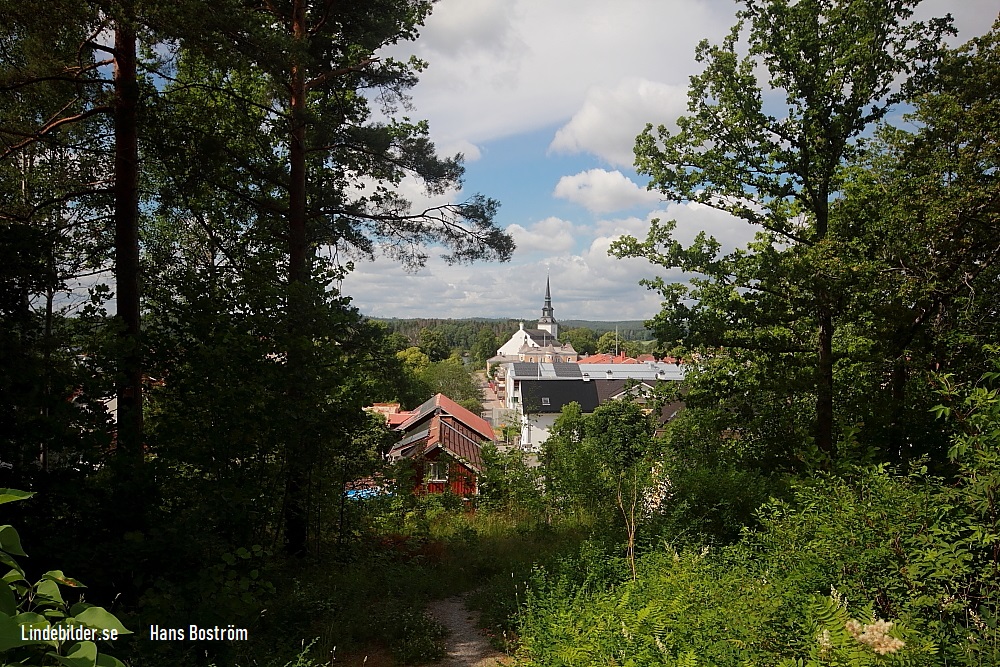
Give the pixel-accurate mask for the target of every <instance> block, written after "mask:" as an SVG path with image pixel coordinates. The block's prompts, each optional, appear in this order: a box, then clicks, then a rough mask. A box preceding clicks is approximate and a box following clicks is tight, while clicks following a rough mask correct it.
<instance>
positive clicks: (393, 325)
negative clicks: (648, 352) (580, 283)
mask: <svg viewBox="0 0 1000 667" xmlns="http://www.w3.org/2000/svg"><path fill="white" fill-rule="evenodd" d="M369 319H371V320H373V321H375V322H382V323H384V324H385V325H386V327H387V328H388V329H389V333H397V332H398V333H400V334H402V335H403V336H406V337H407V338H408V339H409V340H410V341H411V342H412V343H413V344H414V345H416V343H417V340H418V337H419V336H420V331H421V330H422V329H437V330H438V331H440V332H441V333H442V334H444V336H445V339H446V340H447V341H448V344H449V345H451V346H452V347H457V348H463V349H470V348H471V347H472V345H473V343H474V341H475V340H476V335H477V334H478V333H479V331H480V330H482V329H489V330H490V331H492V332H493V334H494V335H495V336H496V337H497V338H498V339H501V342H503V341H506V340H507V339H508V338H510V336H511V334H513V333H514V332H515V331H517V328H518V323H520V322H524V326H525V328H528V329H532V328H534V327H536V326H537V324H538V320H518V319H514V318H490V317H468V318H462V319H445V318H434V317H417V318H407V319H402V318H397V317H388V318H387V317H372V318H369ZM578 328H586V329H590V330H591V331H593V332H594V333H595V334H597V336H598V337H599V336H600V335H601V334H602V333H605V332H607V331H614V330H615V329H616V328H617V329H618V334H619V336H620V337H621V340H637V341H641V340H649V339H651V338H652V337H653V335H652V333H650V331H649V330H648V329H646V327H645V323H644V322H643V321H642V320H620V321H617V322H598V321H594V320H566V321H562V322H559V330H560V331H567V330H569V329H578Z"/></svg>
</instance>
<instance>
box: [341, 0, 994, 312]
mask: <svg viewBox="0 0 1000 667" xmlns="http://www.w3.org/2000/svg"><path fill="white" fill-rule="evenodd" d="M997 10H998V7H997V4H996V2H995V0H950V1H949V0H926V1H925V2H924V3H923V4H922V5H921V6H920V8H919V11H918V14H917V17H918V18H926V17H928V16H936V15H943V14H944V13H946V12H950V13H951V14H952V15H953V16H954V18H955V26H956V28H957V29H958V30H959V36H958V37H957V38H956V39H954V40H952V42H953V43H955V44H957V43H961V42H964V41H966V40H968V39H970V38H972V37H975V36H977V35H980V34H982V33H984V32H986V31H987V30H988V29H989V27H990V25H991V24H992V22H993V20H994V19H995V18H996V16H997ZM735 12H736V4H735V3H734V2H733V1H732V0H617V2H608V1H607V0H440V1H439V2H438V3H437V4H436V5H435V8H434V12H433V14H432V15H431V16H430V17H429V18H428V20H427V22H426V24H425V26H424V27H423V29H422V31H421V34H420V37H419V39H418V40H416V41H415V42H411V43H406V44H402V45H396V46H394V47H392V48H391V49H388V50H387V51H386V52H385V53H383V54H380V55H383V56H388V55H391V56H395V57H408V56H409V55H411V54H413V55H416V56H418V57H420V58H421V59H422V60H424V61H426V62H427V63H428V64H429V67H428V68H427V69H426V70H425V71H424V72H423V73H422V74H421V79H420V82H419V83H418V84H417V86H416V87H415V88H414V89H413V90H412V91H411V97H412V106H413V109H412V111H409V112H407V115H409V116H411V117H414V118H423V119H426V120H428V122H429V123H430V131H431V138H432V139H433V140H434V142H435V144H436V145H437V146H438V148H439V150H440V152H441V153H442V154H445V155H453V154H455V153H458V152H461V153H463V154H464V156H465V166H466V173H465V180H464V185H463V187H462V189H461V190H460V191H457V192H452V193H448V195H447V196H444V197H440V196H439V197H433V198H428V197H427V196H426V195H425V193H424V192H423V191H422V189H421V188H420V187H419V186H418V184H416V183H410V182H404V183H403V185H402V186H401V190H402V192H403V193H405V194H406V195H407V196H409V197H410V198H411V200H412V201H413V202H414V206H415V207H422V206H424V205H426V204H428V203H431V204H434V203H444V202H445V201H463V200H465V199H467V198H468V197H470V196H472V195H473V194H476V193H481V194H484V195H486V196H488V197H493V198H496V199H498V200H500V202H501V209H500V211H499V214H498V216H497V222H498V224H499V225H500V226H502V227H504V228H506V229H507V231H508V232H510V234H511V235H512V236H513V238H514V241H515V243H516V244H517V250H516V251H515V253H514V256H513V259H512V260H511V261H510V262H508V263H498V262H479V263H475V264H472V265H460V266H447V265H446V264H445V263H444V262H443V261H442V260H440V259H439V258H438V257H437V254H435V253H434V250H433V249H431V253H430V254H431V259H430V260H429V261H428V262H427V265H426V266H425V267H424V268H422V269H421V270H419V271H417V272H414V273H407V272H406V271H404V270H403V268H402V267H401V266H400V265H399V264H398V263H397V262H395V261H393V260H392V259H390V258H387V257H378V258H376V260H375V261H374V262H371V261H359V262H357V263H356V268H355V271H354V272H353V273H352V274H350V275H349V276H348V277H347V278H346V279H345V280H344V281H343V283H342V285H341V289H342V291H343V293H344V294H346V295H349V296H351V297H352V298H353V300H354V305H355V306H357V307H358V308H359V309H360V310H361V312H362V313H364V314H365V315H369V316H375V317H403V318H405V317H438V318H463V317H512V318H516V319H525V320H533V319H537V318H538V316H539V315H540V311H541V307H542V301H543V297H544V292H545V279H546V275H547V274H548V275H550V279H551V284H552V302H553V306H554V308H555V317H556V319H557V320H569V319H586V320H635V319H649V318H651V317H652V316H653V315H655V314H656V312H657V311H658V310H659V307H660V301H659V299H658V297H657V295H656V293H654V292H650V291H648V290H646V289H645V288H644V287H641V286H640V285H639V281H640V280H641V279H642V278H649V277H652V276H655V275H661V276H664V277H680V276H679V274H677V275H672V274H668V273H666V272H665V271H664V270H663V269H662V268H660V267H655V266H653V265H651V264H649V263H647V262H646V261H645V260H641V259H630V260H619V259H615V258H613V257H610V256H609V255H608V253H607V251H608V248H609V246H610V244H611V243H612V242H613V241H614V240H615V239H616V238H618V237H620V236H621V235H623V234H631V235H633V236H637V237H639V238H642V237H644V236H645V233H646V230H647V229H648V226H649V221H650V220H651V219H653V218H661V219H663V220H671V219H672V220H676V221H677V223H678V224H677V230H676V233H675V237H676V238H677V239H678V240H680V241H681V242H688V241H690V240H692V239H693V238H694V236H695V235H696V234H697V233H698V232H699V231H701V230H703V229H704V230H706V231H708V232H709V233H710V234H712V235H714V236H715V237H716V238H717V239H718V240H719V241H720V242H721V243H722V244H723V247H724V248H734V247H738V246H742V245H744V244H745V243H746V242H747V241H749V240H750V239H752V238H753V234H754V230H753V229H752V228H750V227H749V226H748V225H746V224H745V223H743V222H741V221H738V220H735V219H733V218H730V217H729V216H728V215H726V214H724V213H721V212H718V211H715V210H713V209H710V208H708V207H706V206H703V205H698V204H677V203H669V204H668V203H667V202H664V201H662V200H661V199H660V196H659V195H658V194H657V193H652V192H648V191H647V190H646V184H647V179H645V178H644V177H642V176H639V175H638V174H636V172H635V170H634V169H633V167H632V161H633V159H634V158H633V155H632V146H633V144H634V141H635V137H636V135H637V134H639V133H640V132H641V131H642V129H643V127H645V125H646V123H652V124H654V125H659V124H666V125H668V126H670V125H671V124H672V122H673V121H674V120H675V119H676V118H677V117H678V116H680V115H682V114H683V113H684V111H685V109H686V102H687V97H686V95H687V83H688V79H689V77H690V76H691V75H692V74H695V73H697V72H699V71H700V69H701V68H700V65H699V63H697V62H696V61H695V58H694V51H695V46H696V45H697V43H698V42H699V41H700V40H702V39H708V40H710V41H712V42H718V41H720V40H721V38H722V37H723V36H724V35H725V34H726V33H727V32H728V30H729V28H730V27H731V26H732V24H733V23H734V16H735ZM438 254H441V253H438Z"/></svg>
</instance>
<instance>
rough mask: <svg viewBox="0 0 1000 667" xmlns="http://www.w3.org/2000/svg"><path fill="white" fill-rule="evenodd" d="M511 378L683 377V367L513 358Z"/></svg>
mask: <svg viewBox="0 0 1000 667" xmlns="http://www.w3.org/2000/svg"><path fill="white" fill-rule="evenodd" d="M513 371H514V379H515V380H531V379H536V380H538V379H541V380H558V379H563V378H571V377H574V378H577V379H580V378H581V377H582V378H583V379H589V380H597V379H614V380H619V379H624V378H632V379H633V380H648V381H655V380H683V379H684V369H683V368H682V367H681V366H678V365H677V364H668V363H664V362H656V363H653V362H645V363H634V364H622V363H614V364H588V363H566V364H558V363H556V364H552V363H535V362H526V361H523V362H514V363H513Z"/></svg>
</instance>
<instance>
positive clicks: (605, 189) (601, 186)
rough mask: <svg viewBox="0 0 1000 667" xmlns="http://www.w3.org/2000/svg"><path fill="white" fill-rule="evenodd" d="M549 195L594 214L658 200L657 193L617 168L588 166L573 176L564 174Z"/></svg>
mask: <svg viewBox="0 0 1000 667" xmlns="http://www.w3.org/2000/svg"><path fill="white" fill-rule="evenodd" d="M552 194H553V195H554V196H556V197H559V198H560V199H566V200H569V201H571V202H574V203H576V204H580V205H582V206H585V207H586V208H587V209H588V210H589V211H591V212H593V213H610V212H612V211H622V210H625V209H629V208H633V207H634V206H638V205H640V204H648V203H651V202H656V201H659V195H657V194H656V193H655V192H649V191H648V190H643V189H642V188H640V187H639V186H638V185H636V184H635V183H633V182H632V181H631V180H629V179H628V178H627V177H626V176H625V175H624V174H622V173H621V172H620V171H618V170H617V169H616V170H615V171H606V170H604V169H589V170H587V171H584V172H580V173H579V174H575V175H573V176H563V177H562V178H560V179H559V182H558V183H557V184H556V188H555V190H554V191H553V193H552Z"/></svg>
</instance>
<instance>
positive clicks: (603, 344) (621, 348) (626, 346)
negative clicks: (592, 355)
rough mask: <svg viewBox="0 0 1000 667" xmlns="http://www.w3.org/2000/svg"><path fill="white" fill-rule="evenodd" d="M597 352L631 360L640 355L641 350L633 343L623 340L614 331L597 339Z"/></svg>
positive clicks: (607, 332)
mask: <svg viewBox="0 0 1000 667" xmlns="http://www.w3.org/2000/svg"><path fill="white" fill-rule="evenodd" d="M597 351H598V352H600V353H602V354H624V355H625V356H626V357H633V358H635V357H637V356H639V355H640V354H642V348H640V347H639V345H638V344H637V343H636V342H635V341H630V340H624V339H623V338H622V337H621V336H620V335H619V334H618V332H616V331H606V332H605V333H603V334H601V337H600V338H598V339H597Z"/></svg>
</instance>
